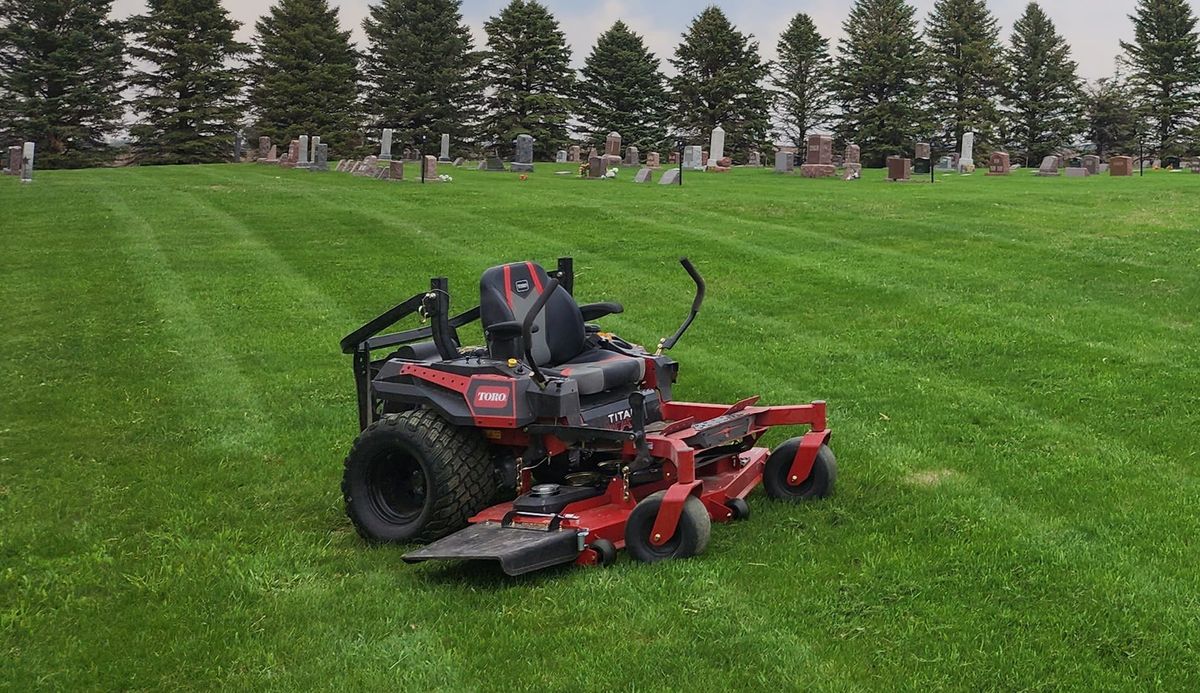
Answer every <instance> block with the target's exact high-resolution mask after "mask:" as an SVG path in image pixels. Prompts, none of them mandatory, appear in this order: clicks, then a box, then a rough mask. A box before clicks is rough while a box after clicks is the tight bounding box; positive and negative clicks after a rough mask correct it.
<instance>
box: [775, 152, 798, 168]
mask: <svg viewBox="0 0 1200 693" xmlns="http://www.w3.org/2000/svg"><path fill="white" fill-rule="evenodd" d="M795 166H796V157H795V155H793V154H792V153H791V152H785V151H782V150H780V151H778V152H775V173H791V172H792V171H794V170H795Z"/></svg>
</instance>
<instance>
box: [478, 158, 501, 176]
mask: <svg viewBox="0 0 1200 693" xmlns="http://www.w3.org/2000/svg"><path fill="white" fill-rule="evenodd" d="M482 168H483V170H484V171H492V172H493V173H494V172H496V171H504V170H506V169H505V168H504V162H503V161H501V160H500V157H498V156H489V157H488V158H487V160H486V161H484V166H483V167H482Z"/></svg>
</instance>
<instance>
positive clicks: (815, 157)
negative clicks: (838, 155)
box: [800, 135, 837, 178]
mask: <svg viewBox="0 0 1200 693" xmlns="http://www.w3.org/2000/svg"><path fill="white" fill-rule="evenodd" d="M800 175H802V176H804V177H805V178H823V177H825V176H833V175H837V167H836V166H834V165H833V138H832V137H830V136H828V135H811V136H810V137H809V138H808V154H807V156H806V157H805V159H804V165H803V166H801V167H800Z"/></svg>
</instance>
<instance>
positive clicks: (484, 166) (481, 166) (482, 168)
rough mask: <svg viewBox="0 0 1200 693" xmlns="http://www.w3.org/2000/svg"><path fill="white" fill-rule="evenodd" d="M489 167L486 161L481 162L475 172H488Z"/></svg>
mask: <svg viewBox="0 0 1200 693" xmlns="http://www.w3.org/2000/svg"><path fill="white" fill-rule="evenodd" d="M487 165H488V162H487V160H486V159H485V160H484V161H480V162H479V165H478V166H476V167H475V170H476V171H486V170H487Z"/></svg>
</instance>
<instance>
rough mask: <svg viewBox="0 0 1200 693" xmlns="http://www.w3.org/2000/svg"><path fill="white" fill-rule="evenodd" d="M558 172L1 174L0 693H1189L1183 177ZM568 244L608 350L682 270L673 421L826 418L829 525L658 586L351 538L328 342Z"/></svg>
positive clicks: (675, 572)
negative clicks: (830, 449) (682, 177)
mask: <svg viewBox="0 0 1200 693" xmlns="http://www.w3.org/2000/svg"><path fill="white" fill-rule="evenodd" d="M564 168H565V167H564ZM552 169H553V167H552V166H549V165H542V166H539V168H538V171H537V173H535V174H534V175H533V176H532V177H531V178H530V180H528V181H526V182H521V181H519V180H518V178H517V177H516V176H512V175H497V174H485V173H477V172H474V171H455V172H454V174H455V176H456V180H455V182H454V183H452V184H448V185H427V186H424V187H422V186H419V185H416V184H413V183H411V182H406V183H404V184H384V183H378V182H373V181H367V180H364V179H361V178H353V177H349V176H345V175H341V174H335V173H330V174H327V175H317V174H309V173H305V172H299V171H284V170H281V169H278V168H275V167H256V166H242V167H231V166H205V167H180V168H144V169H128V170H112V171H100V170H97V171H78V172H61V173H59V172H39V173H38V174H37V181H36V183H34V184H33V185H30V186H22V185H20V184H19V183H18V182H17V181H16V180H13V179H11V178H5V179H3V180H0V210H3V213H2V214H0V218H2V219H3V223H2V227H3V228H2V230H0V278H2V281H0V324H2V325H3V331H2V333H0V522H2V523H3V524H2V525H0V687H3V688H8V689H11V690H29V689H31V688H34V687H50V688H62V689H71V690H74V689H91V688H100V689H109V690H112V689H162V688H185V689H209V690H212V689H237V690H259V689H264V688H266V689H278V690H302V689H314V688H315V689H330V688H332V689H338V690H381V689H393V690H427V689H445V690H514V689H526V688H533V689H538V690H562V691H574V690H605V691H607V690H659V689H682V688H685V687H689V686H690V687H692V688H696V689H700V690H750V689H754V690H763V689H766V690H774V689H780V688H783V689H805V690H828V691H845V690H880V691H892V690H941V689H958V690H971V691H974V690H986V689H999V690H1022V689H1054V688H1071V689H1078V690H1088V691H1093V690H1150V689H1162V690H1177V691H1183V690H1196V689H1197V688H1198V687H1200V666H1198V665H1197V662H1198V661H1200V558H1198V556H1200V540H1198V537H1200V512H1198V511H1197V507H1196V501H1197V498H1200V483H1198V479H1197V465H1198V463H1200V459H1198V457H1197V450H1198V449H1200V444H1198V443H1200V433H1198V432H1197V431H1198V430H1200V429H1198V427H1200V358H1198V353H1197V349H1198V344H1200V339H1198V337H1200V332H1198V330H1197V325H1196V322H1195V321H1196V319H1197V314H1198V311H1200V289H1198V284H1197V270H1198V269H1200V233H1198V231H1200V228H1198V227H1200V223H1198V222H1197V218H1198V217H1197V212H1198V211H1200V209H1198V207H1197V203H1196V200H1197V192H1196V191H1197V190H1198V189H1200V177H1193V176H1191V175H1190V174H1186V173H1183V174H1166V173H1156V174H1154V175H1148V176H1147V177H1146V178H1144V179H1138V178H1134V179H1114V178H1109V177H1098V178H1091V179H1086V180H1076V179H1053V180H1051V179H1036V178H1033V177H1031V176H1029V174H1028V173H1020V174H1019V175H1014V176H1012V177H1010V178H986V177H984V176H983V175H975V176H973V177H957V176H954V177H947V178H944V179H942V180H941V181H940V182H939V183H938V184H937V185H928V184H918V183H912V184H907V185H897V184H889V183H886V182H884V181H883V180H882V173H881V172H879V171H868V172H867V178H866V179H865V180H862V181H859V182H856V183H846V182H842V181H837V180H822V181H811V180H803V179H800V178H793V177H780V176H776V175H774V174H772V173H771V172H770V171H769V170H738V171H735V172H733V173H731V174H728V175H723V176H719V175H704V176H699V175H692V176H688V177H687V185H686V186H685V187H683V188H682V189H679V188H664V187H659V186H658V185H653V186H644V187H643V186H634V185H633V184H632V183H630V182H629V178H630V176H631V175H632V171H629V170H626V171H625V172H623V175H622V178H623V180H618V181H607V182H593V181H581V180H575V179H571V178H566V177H557V176H554V175H552V174H551V170H552ZM409 173H410V176H411V175H412V174H413V173H415V167H410V172H409ZM568 254H569V255H574V256H575V257H576V263H577V270H578V279H577V284H576V285H577V293H578V294H579V295H580V296H581V298H585V299H587V300H619V301H621V302H623V303H624V304H625V306H626V309H627V312H626V313H625V314H624V315H621V316H616V317H614V318H611V319H609V320H608V321H607V324H608V325H610V326H612V327H613V328H615V329H616V330H617V331H619V332H620V333H622V334H623V335H624V336H626V337H628V338H633V339H635V340H638V341H642V342H653V341H654V340H656V339H657V338H658V337H661V336H663V335H666V334H669V333H670V332H671V331H672V330H673V329H674V328H675V327H676V325H677V324H678V322H679V320H680V319H682V317H683V315H684V314H685V312H686V309H687V305H688V301H689V298H690V285H689V282H688V280H687V277H686V275H685V274H684V273H683V271H682V270H681V269H680V268H679V267H678V265H677V264H675V259H676V257H677V256H679V255H680V254H688V255H689V256H690V257H691V258H692V259H693V260H694V261H695V262H696V264H697V265H698V266H699V267H700V268H701V270H702V271H703V272H704V274H705V276H706V278H707V279H708V284H709V299H708V303H707V304H706V306H705V310H704V312H703V314H702V316H701V318H700V319H699V321H698V322H697V323H696V325H695V327H694V328H693V330H692V332H690V333H689V335H688V336H687V337H686V338H685V340H684V341H683V342H682V343H681V344H680V346H679V348H678V349H677V350H676V351H675V352H674V353H675V355H676V356H677V358H679V360H680V361H681V362H682V363H683V367H682V373H681V384H680V385H679V387H678V391H677V393H678V394H679V396H680V397H681V398H683V399H692V400H711V401H727V402H732V401H735V400H737V399H740V398H741V397H744V396H747V395H751V394H762V395H763V397H764V400H765V401H768V402H771V403H790V402H806V401H809V400H812V399H826V400H828V401H829V403H830V416H831V426H832V427H833V429H834V438H833V444H834V447H835V450H836V451H837V453H838V457H839V462H840V467H841V478H840V486H839V491H838V495H837V496H836V497H835V498H833V499H831V500H829V501H827V502H823V503H819V504H815V505H811V506H804V507H783V506H780V505H775V504H772V503H770V502H768V501H767V499H766V498H765V497H764V496H763V494H762V493H761V492H756V493H755V494H754V495H753V496H752V497H751V498H750V501H751V506H752V508H753V512H754V517H753V518H752V520H751V521H750V522H748V523H740V524H736V525H718V526H716V527H715V528H714V532H713V541H712V544H711V545H710V547H709V551H708V553H707V554H705V555H704V556H702V557H700V558H698V559H694V560H689V561H679V562H674V563H668V564H658V565H653V566H647V565H640V564H635V563H633V562H631V561H630V560H629V559H628V558H626V557H622V558H621V560H620V561H619V562H618V563H617V565H616V566H614V567H613V568H611V569H608V570H598V569H590V570H588V569H563V570H557V571H550V572H547V573H543V574H539V575H535V576H530V577H526V578H523V579H509V578H503V577H500V576H498V575H497V572H496V571H493V570H479V569H472V568H454V567H447V566H438V565H427V566H418V567H412V566H406V565H404V564H402V563H401V562H400V556H401V554H402V553H403V549H402V548H384V549H371V548H368V547H367V546H365V545H364V544H363V542H362V541H361V540H359V539H358V537H357V536H356V535H355V534H354V532H353V531H352V530H351V528H350V525H349V522H348V521H347V520H346V519H345V517H344V516H343V514H342V508H341V498H340V495H339V491H338V484H339V481H340V474H341V460H342V457H343V455H344V454H345V451H346V450H347V448H348V446H349V444H350V441H351V440H352V439H353V437H354V435H355V433H356V427H355V409H354V397H353V387H352V383H351V379H350V364H349V361H348V359H347V358H345V357H343V356H342V355H341V354H340V353H339V352H338V349H337V341H338V340H339V339H340V338H341V337H342V336H343V335H344V334H345V333H346V332H348V331H349V330H350V329H352V328H354V327H356V326H358V325H359V324H361V323H362V322H363V321H365V320H366V319H367V318H370V317H373V316H374V315H375V314H376V313H378V312H379V311H381V310H383V309H384V308H387V307H389V306H390V305H392V303H394V302H396V301H398V300H399V299H402V298H405V297H407V296H409V295H411V294H412V293H414V292H416V291H419V290H420V289H421V288H423V287H425V286H427V281H428V277H429V276H430V275H432V274H435V273H437V274H445V275H446V276H449V277H450V280H451V286H452V288H453V290H454V291H455V292H456V296H457V298H456V301H455V307H456V308H462V309H465V308H467V307H469V306H470V305H473V304H474V301H475V299H476V298H477V296H473V295H472V294H473V293H474V291H475V287H476V282H477V281H478V276H479V274H480V272H481V271H482V270H483V269H485V268H487V267H488V266H490V265H492V264H496V263H500V262H502V261H511V260H518V259H527V258H533V259H539V260H542V261H543V262H546V263H553V261H554V259H555V258H556V257H558V256H559V255H568ZM775 440H778V436H775V437H774V438H773V439H772V442H774V441H775Z"/></svg>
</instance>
